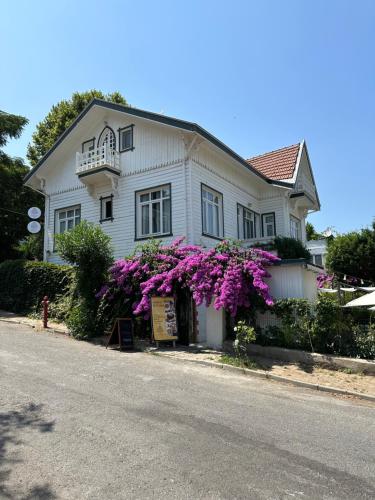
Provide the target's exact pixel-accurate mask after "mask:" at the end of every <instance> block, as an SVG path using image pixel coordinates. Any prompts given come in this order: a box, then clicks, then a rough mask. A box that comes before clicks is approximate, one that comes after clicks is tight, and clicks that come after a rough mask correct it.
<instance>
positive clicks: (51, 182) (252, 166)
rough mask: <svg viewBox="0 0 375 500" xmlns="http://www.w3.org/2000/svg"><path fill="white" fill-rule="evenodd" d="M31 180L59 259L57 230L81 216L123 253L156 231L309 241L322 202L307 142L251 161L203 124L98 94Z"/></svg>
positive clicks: (48, 241)
mask: <svg viewBox="0 0 375 500" xmlns="http://www.w3.org/2000/svg"><path fill="white" fill-rule="evenodd" d="M25 183H26V185H28V186H30V187H32V188H35V189H38V190H40V191H42V192H43V193H44V195H45V237H44V259H45V260H46V261H49V262H56V263H59V262H60V258H59V256H58V255H57V253H56V251H55V246H54V238H55V235H56V234H58V233H62V232H64V231H67V230H69V229H71V228H73V227H74V226H75V225H76V224H78V223H79V222H80V221H81V220H82V219H86V220H87V221H89V222H93V223H96V224H100V225H101V227H102V229H103V230H104V231H105V232H106V233H107V234H108V235H109V236H110V237H111V239H112V242H113V246H114V251H115V257H116V258H120V257H123V256H125V255H128V254H129V253H131V252H132V251H133V250H134V248H135V246H136V245H137V244H139V242H142V241H145V240H147V239H150V238H158V239H162V240H163V241H164V242H166V243H167V242H170V241H172V240H174V239H175V238H176V237H178V236H185V237H186V242H187V243H191V244H198V245H202V246H204V247H210V246H213V245H215V244H216V243H217V242H218V241H220V240H222V239H224V238H234V239H240V240H242V241H243V242H244V244H246V245H254V244H256V243H267V242H270V241H272V239H273V238H274V237H275V236H277V235H281V236H288V237H293V238H297V239H300V240H301V241H302V242H304V243H305V241H306V231H305V219H306V216H307V214H308V213H309V212H311V211H317V210H319V209H320V203H319V197H318V194H317V189H316V185H315V181H314V176H313V172H312V167H311V164H310V160H309V155H308V151H307V146H306V143H305V142H304V141H303V142H300V143H298V144H295V145H293V146H289V147H285V148H282V149H279V150H276V151H272V152H270V153H266V154H263V155H260V156H257V157H255V158H250V159H248V160H246V159H244V158H242V157H241V156H240V155H238V154H237V153H236V152H234V151H233V150H232V149H230V148H229V147H228V146H226V145H225V144H224V143H223V142H221V141H220V140H219V139H217V138H216V137H214V136H213V135H211V134H210V133H209V132H207V131H206V130H205V129H203V128H202V127H200V126H199V125H197V124H195V123H191V122H187V121H184V120H179V119H176V118H171V117H167V116H164V115H159V114H156V113H151V112H148V111H143V110H140V109H136V108H132V107H128V106H124V105H120V104H115V103H111V102H107V101H103V100H98V99H94V100H93V101H91V103H90V104H89V105H88V106H87V107H86V108H85V109H84V111H83V112H82V113H81V114H80V115H79V116H78V117H77V119H76V120H75V121H74V122H73V123H72V125H71V126H70V127H69V128H68V129H67V130H66V131H65V132H64V133H63V134H62V136H61V137H60V138H59V139H58V140H57V141H56V143H55V144H54V145H53V147H52V148H51V149H50V150H49V151H48V152H47V154H46V155H45V156H44V157H43V158H42V159H41V161H40V162H39V163H38V164H37V165H36V166H35V167H34V168H33V169H32V170H31V171H30V172H29V173H28V175H27V176H26V178H25ZM296 265H297V264H296ZM299 265H300V266H305V263H299ZM304 269H305V270H306V269H307V267H304ZM307 272H308V271H307V270H306V273H307ZM294 275H296V273H294V274H293V276H294ZM285 279H286V278H285V277H283V280H285ZM294 279H295V278H293V277H292V275H291V280H292V281H293V280H294ZM276 288H277V289H278V293H281V294H282V291H281V292H280V290H279V288H280V286H278V287H276ZM291 288H292V289H293V286H292V287H290V283H289V285H288V286H287V287H286V288H285V290H287V289H288V290H290V289H291ZM295 289H296V290H297V289H298V290H299V291H298V292H297V291H296V292H293V291H292V292H287V293H295V294H296V293H298V294H302V295H303V293H304V292H303V289H304V287H303V286H300V285H298V286H296V287H295ZM286 296H288V295H286ZM292 296H293V295H292Z"/></svg>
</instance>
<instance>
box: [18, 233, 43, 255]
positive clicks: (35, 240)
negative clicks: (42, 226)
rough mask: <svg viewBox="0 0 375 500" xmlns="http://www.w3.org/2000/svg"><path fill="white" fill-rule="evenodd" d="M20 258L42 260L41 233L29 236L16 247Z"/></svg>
mask: <svg viewBox="0 0 375 500" xmlns="http://www.w3.org/2000/svg"><path fill="white" fill-rule="evenodd" d="M16 250H18V252H19V254H20V256H21V257H22V258H23V259H28V260H43V232H40V233H37V234H29V235H28V236H26V238H24V239H23V240H21V241H20V242H19V244H18V245H17V247H16Z"/></svg>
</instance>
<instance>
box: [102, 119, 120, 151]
mask: <svg viewBox="0 0 375 500" xmlns="http://www.w3.org/2000/svg"><path fill="white" fill-rule="evenodd" d="M102 146H107V148H109V149H110V150H111V151H114V150H115V149H116V136H115V133H114V132H113V130H112V129H111V127H108V125H106V126H105V127H104V128H103V130H102V131H101V133H100V136H99V139H98V148H101V147H102Z"/></svg>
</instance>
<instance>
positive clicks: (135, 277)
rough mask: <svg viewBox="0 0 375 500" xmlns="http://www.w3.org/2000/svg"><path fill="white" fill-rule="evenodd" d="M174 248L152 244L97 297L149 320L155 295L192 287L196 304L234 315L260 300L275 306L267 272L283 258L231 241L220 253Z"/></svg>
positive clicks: (179, 243)
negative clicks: (268, 268)
mask: <svg viewBox="0 0 375 500" xmlns="http://www.w3.org/2000/svg"><path fill="white" fill-rule="evenodd" d="M183 240H184V238H179V239H177V240H175V241H174V242H173V243H172V244H171V245H167V246H165V245H162V244H161V243H160V242H156V241H153V242H151V243H147V244H145V245H143V246H142V247H141V248H140V249H138V250H137V251H136V252H135V253H134V255H132V256H130V257H128V258H125V259H120V260H118V261H116V262H115V264H114V265H113V266H112V267H111V268H110V279H109V281H108V283H106V284H104V285H103V287H102V288H101V290H100V291H99V293H98V294H97V298H99V299H101V300H102V301H103V302H105V303H113V304H115V303H119V302H121V303H122V304H123V305H126V304H127V305H128V307H129V306H130V307H131V310H132V312H133V314H134V315H140V316H142V317H143V318H144V319H146V320H147V319H148V318H149V317H150V310H151V297H152V296H153V295H159V296H167V295H173V294H175V293H177V292H178V290H180V289H182V288H185V289H186V288H187V289H188V290H189V291H190V292H191V294H192V297H193V300H194V301H195V303H196V304H197V305H201V304H205V305H206V306H209V305H210V304H211V303H212V304H213V306H214V307H215V308H216V309H221V308H223V309H225V310H226V311H228V312H229V313H230V315H231V316H233V317H234V316H235V315H236V313H237V310H238V308H239V307H251V306H252V304H253V303H254V302H255V299H257V300H259V297H261V299H263V301H264V303H265V304H267V305H272V303H273V301H272V297H271V296H270V293H269V287H268V285H267V283H266V282H265V278H267V277H270V274H269V273H268V271H267V269H266V268H267V267H268V266H270V265H272V264H273V263H274V262H275V261H278V260H279V259H278V257H276V256H275V255H273V254H271V253H269V252H265V251H264V250H260V249H256V248H251V249H244V248H241V247H239V246H237V245H236V244H233V243H230V242H228V241H223V242H220V243H219V244H218V245H217V246H216V247H215V248H212V249H209V250H208V249H203V248H201V247H199V246H193V245H184V244H183Z"/></svg>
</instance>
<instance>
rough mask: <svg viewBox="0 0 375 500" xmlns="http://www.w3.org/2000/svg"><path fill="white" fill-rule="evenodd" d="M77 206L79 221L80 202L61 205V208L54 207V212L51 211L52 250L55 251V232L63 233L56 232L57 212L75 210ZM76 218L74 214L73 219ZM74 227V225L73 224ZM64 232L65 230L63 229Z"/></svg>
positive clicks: (80, 218)
mask: <svg viewBox="0 0 375 500" xmlns="http://www.w3.org/2000/svg"><path fill="white" fill-rule="evenodd" d="M77 208H79V210H80V214H79V223H80V222H81V221H82V206H81V204H80V203H77V204H76V205H68V206H66V207H61V208H55V210H54V212H53V251H54V252H55V250H56V234H63V233H60V232H58V233H57V232H56V229H57V224H56V221H57V214H58V213H59V212H62V211H64V210H65V211H68V210H76V209H77ZM75 218H76V216H75V215H74V219H75ZM73 227H75V225H74V226H73ZM64 232H65V231H64Z"/></svg>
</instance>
